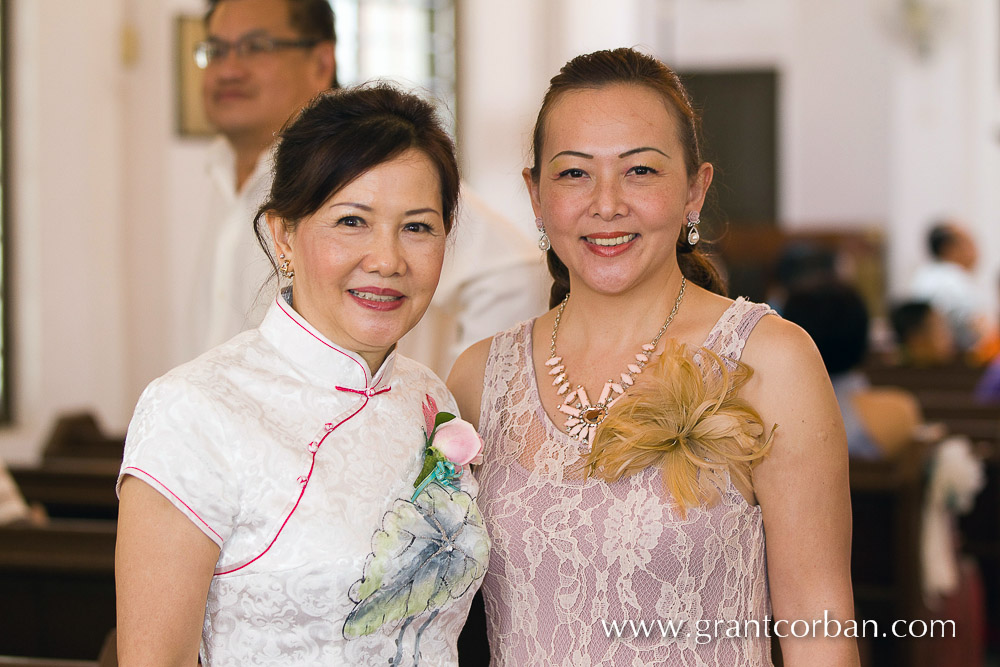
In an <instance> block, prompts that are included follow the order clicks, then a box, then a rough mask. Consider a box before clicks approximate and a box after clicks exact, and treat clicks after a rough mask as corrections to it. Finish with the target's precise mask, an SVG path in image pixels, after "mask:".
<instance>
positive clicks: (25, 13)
mask: <svg viewBox="0 0 1000 667" xmlns="http://www.w3.org/2000/svg"><path fill="white" fill-rule="evenodd" d="M10 5H11V11H12V16H11V30H12V32H13V40H12V41H13V43H12V44H11V51H10V54H11V62H12V63H13V65H14V66H13V67H12V70H13V72H12V77H11V79H12V81H11V83H12V86H13V90H12V92H11V94H10V98H9V99H10V102H11V104H10V113H11V117H12V118H11V124H10V128H11V134H12V136H11V138H10V144H11V151H12V165H11V168H10V175H11V180H10V187H11V192H10V203H11V204H12V207H13V209H12V211H11V217H10V220H11V226H10V234H9V242H10V244H11V246H10V254H9V256H10V258H11V269H12V276H11V285H10V287H11V289H10V292H9V293H10V296H11V303H10V317H11V323H12V327H11V341H10V350H11V353H12V358H11V362H10V363H11V369H12V372H13V388H12V395H13V400H14V411H15V416H16V422H15V425H14V426H13V427H10V428H7V429H5V430H4V431H3V432H2V433H0V456H3V457H5V458H7V459H10V460H13V461H20V460H24V459H26V458H29V457H31V456H32V455H33V454H34V452H35V451H36V449H37V447H38V445H39V443H40V441H41V438H42V437H43V436H44V433H45V431H46V430H47V429H48V427H49V426H50V424H51V422H52V418H53V416H54V415H55V414H56V413H57V412H60V411H64V410H73V409H77V408H87V409H91V410H93V411H94V412H96V413H97V415H98V417H100V418H101V419H103V420H105V421H107V422H109V423H113V424H116V425H117V424H120V423H121V421H122V419H123V418H124V417H125V414H126V403H127V401H128V399H127V398H126V394H127V393H128V390H127V387H126V383H125V381H124V378H125V372H124V368H125V364H126V363H127V360H126V358H125V356H124V355H123V354H122V351H123V343H124V340H125V332H126V319H125V303H124V296H123V286H124V285H125V283H126V282H127V281H128V280H130V278H131V276H129V275H128V274H127V273H126V271H125V265H124V263H123V261H122V259H123V256H124V248H125V245H124V241H123V233H122V232H123V226H124V219H123V216H122V199H123V196H124V193H123V187H124V183H123V180H122V166H123V158H124V155H123V150H122V149H123V137H122V133H121V128H122V121H123V106H122V98H123V81H122V74H121V68H120V67H119V66H118V62H119V45H120V42H119V26H120V8H119V6H118V4H117V3H112V2H97V3H91V2H87V3H81V2H76V1H75V0H61V1H58V0H40V1H39V0H36V1H34V2H17V3H10Z"/></svg>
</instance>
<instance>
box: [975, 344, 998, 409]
mask: <svg viewBox="0 0 1000 667" xmlns="http://www.w3.org/2000/svg"><path fill="white" fill-rule="evenodd" d="M976 400H977V401H979V402H980V403H998V402H1000V355H997V356H996V357H994V358H993V361H992V362H990V365H989V366H987V367H986V371H985V372H984V373H983V376H982V377H981V378H979V383H978V384H976Z"/></svg>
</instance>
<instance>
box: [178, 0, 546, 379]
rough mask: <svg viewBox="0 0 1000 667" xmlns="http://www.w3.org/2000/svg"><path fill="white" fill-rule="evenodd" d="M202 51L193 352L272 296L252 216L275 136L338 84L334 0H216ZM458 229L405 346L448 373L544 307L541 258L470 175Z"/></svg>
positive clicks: (223, 336)
mask: <svg viewBox="0 0 1000 667" xmlns="http://www.w3.org/2000/svg"><path fill="white" fill-rule="evenodd" d="M205 28H206V32H207V39H206V40H205V41H204V42H203V43H202V44H201V45H199V47H198V50H197V52H196V61H197V64H198V65H199V66H200V67H201V68H202V69H203V70H204V85H203V98H204V106H205V112H206V115H207V116H208V119H209V121H210V122H211V123H212V124H213V125H214V126H215V127H216V128H217V129H218V130H219V132H220V135H221V136H220V137H219V138H218V139H217V140H216V141H215V142H214V143H213V145H212V147H211V149H210V151H211V152H210V162H209V169H208V172H209V176H210V178H211V181H212V184H213V199H212V201H211V203H210V205H209V209H208V210H207V211H206V216H205V220H206V223H205V225H204V228H203V230H202V232H203V234H204V237H203V241H202V242H201V243H198V244H197V245H196V247H197V248H198V249H199V250H198V251H196V252H197V253H199V255H200V256H199V258H198V263H197V265H196V267H193V268H192V271H191V274H192V275H194V276H195V279H196V280H199V283H198V285H197V286H196V287H194V288H193V289H194V290H196V293H197V295H196V297H195V298H194V299H193V304H194V305H193V307H192V315H193V320H192V322H191V323H190V326H188V327H187V330H188V331H190V332H191V335H190V336H189V338H191V342H190V346H189V348H188V349H187V355H186V356H188V357H189V356H193V355H194V354H197V353H200V352H203V351H204V350H206V349H208V348H210V347H212V346H214V345H217V344H219V343H221V342H223V341H225V340H228V339H229V338H230V337H232V336H234V335H235V334H237V333H239V332H240V331H243V330H245V329H249V328H253V327H255V326H257V325H258V324H260V321H261V319H262V318H263V315H264V312H265V311H266V308H267V306H268V304H270V302H271V301H272V300H273V298H274V287H273V285H268V284H267V278H268V276H269V269H270V267H269V266H268V265H267V262H266V261H265V260H264V257H263V256H262V255H261V253H260V251H259V248H258V247H257V242H256V239H255V238H254V234H253V228H252V224H251V221H252V219H253V216H254V214H255V213H256V211H257V207H258V206H259V205H260V203H261V202H262V201H263V199H264V197H265V195H266V193H267V191H268V189H269V188H270V186H271V170H272V157H271V156H272V151H273V148H274V141H275V136H276V135H277V133H278V131H279V130H280V129H281V127H282V126H283V125H284V124H285V122H286V121H287V120H288V119H289V118H291V117H292V116H293V115H294V114H295V113H296V112H297V111H298V110H299V109H300V108H301V107H302V106H303V105H304V104H305V103H306V102H308V101H309V100H310V99H311V98H312V97H313V96H314V95H316V94H317V93H319V92H320V91H322V90H324V89H326V88H328V87H333V88H336V87H337V85H338V80H337V68H336V58H335V53H334V47H335V44H336V30H335V23H334V15H333V10H332V9H331V8H330V4H329V2H327V0H213V1H212V2H211V3H210V5H209V9H208V12H207V14H206V16H205ZM458 220H459V222H460V224H459V225H458V227H459V230H460V231H458V233H456V234H455V235H454V237H455V238H452V239H449V248H448V254H447V257H446V259H445V264H444V269H443V273H442V276H441V282H440V284H439V287H438V291H437V292H436V294H435V296H434V300H433V302H432V303H431V305H430V307H429V309H428V312H427V314H426V315H425V317H424V318H423V319H422V320H421V322H420V324H419V325H418V326H417V327H416V328H415V329H414V330H413V331H412V332H411V333H410V334H409V335H407V336H406V338H405V339H404V340H403V341H401V351H402V352H403V353H405V354H407V355H408V356H410V357H412V358H414V359H417V360H418V361H421V362H422V363H425V364H427V365H428V366H430V367H431V369H432V370H434V371H435V372H436V373H438V374H439V375H442V376H444V375H445V374H446V373H447V372H448V370H449V369H450V368H451V363H452V361H454V359H455V357H457V356H458V353H459V352H461V351H462V350H464V349H465V348H466V347H468V346H469V345H471V344H472V343H474V342H475V341H477V340H481V339H482V338H485V337H486V336H489V335H491V334H493V333H495V332H496V331H499V330H501V329H504V328H506V327H508V326H510V325H511V324H514V323H516V322H519V321H521V320H524V319H527V318H529V317H532V316H534V315H536V314H538V313H539V312H542V311H543V310H544V309H545V305H546V300H547V294H546V291H545V289H544V287H542V286H541V284H542V282H543V281H544V277H545V275H546V273H545V263H544V260H543V258H541V257H540V256H539V254H538V252H537V251H536V249H535V247H534V245H535V244H534V243H533V242H532V241H531V239H530V238H529V237H528V235H527V234H526V233H524V232H522V231H521V230H520V229H519V228H518V227H517V225H515V224H513V223H512V222H510V221H509V220H507V219H506V218H505V217H504V216H502V215H501V214H499V213H498V212H496V211H494V210H493V209H491V208H490V207H489V206H488V205H487V204H486V203H485V202H484V201H483V200H482V198H480V197H479V196H478V195H476V194H475V193H474V192H473V191H472V190H471V188H469V187H468V185H466V184H464V183H463V184H462V201H461V202H460V204H459V208H458Z"/></svg>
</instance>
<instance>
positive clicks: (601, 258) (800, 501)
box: [448, 85, 859, 667]
mask: <svg viewBox="0 0 1000 667" xmlns="http://www.w3.org/2000/svg"><path fill="white" fill-rule="evenodd" d="M649 149H652V150H649ZM683 155H684V152H683V147H682V146H681V144H680V140H679V139H678V137H677V130H676V126H675V121H674V119H673V117H672V116H671V115H670V114H669V113H668V112H667V110H666V107H665V106H664V103H663V102H662V101H661V98H660V97H659V96H658V94H657V93H655V92H654V91H652V90H650V89H647V88H643V87H639V86H624V85H611V86H606V87H604V88H598V89H586V90H578V91H570V92H566V93H563V94H562V95H561V96H560V98H559V99H558V101H557V102H556V103H555V104H554V105H553V107H552V108H551V110H550V113H549V116H548V118H547V120H546V124H545V134H544V145H543V147H542V151H541V155H540V156H539V160H538V163H539V166H540V174H539V178H538V179H537V180H535V179H534V178H533V177H532V175H531V174H530V172H529V171H528V170H525V174H524V177H525V183H526V184H527V187H528V190H529V192H530V194H531V200H532V206H533V208H534V211H535V214H536V215H537V216H539V217H541V218H542V219H543V221H544V223H545V227H546V231H547V233H548V235H549V238H550V240H551V242H552V247H553V248H554V249H555V251H556V253H557V254H558V255H559V256H560V258H561V259H562V260H563V262H564V263H565V264H566V266H567V268H568V270H569V275H570V286H571V293H572V297H571V299H570V300H569V302H568V304H567V306H566V310H565V312H564V315H563V318H562V322H561V324H560V329H559V337H558V341H557V345H558V347H557V349H558V353H559V354H560V356H562V357H563V359H564V363H565V364H566V365H567V371H568V373H569V378H570V380H571V381H572V382H573V383H574V385H575V384H583V386H584V387H585V388H586V389H587V390H588V394H589V395H590V396H592V397H593V396H596V395H597V394H599V392H600V388H601V387H602V386H603V384H604V382H605V381H606V380H607V379H608V378H613V377H617V376H618V374H620V373H621V370H622V369H623V368H624V367H625V365H626V364H627V363H629V361H630V360H631V358H632V355H634V354H635V352H636V351H637V350H639V348H640V347H641V345H642V344H644V343H647V342H649V341H650V339H651V338H652V337H653V335H654V334H655V333H656V331H657V330H658V329H659V327H660V325H661V324H662V323H663V321H664V319H665V317H666V315H667V313H669V311H670V309H671V307H672V306H673V303H674V300H675V298H676V296H677V293H678V289H679V286H680V280H681V274H680V269H679V266H678V263H677V258H676V254H675V251H674V241H675V239H676V238H677V237H678V235H679V234H680V232H681V228H682V227H683V225H684V217H685V215H686V213H687V212H688V211H691V210H695V211H700V210H701V207H702V205H703V204H704V199H705V195H706V193H707V191H708V188H709V186H710V184H711V181H712V167H711V165H709V164H702V165H700V166H699V167H698V169H697V171H696V172H695V173H693V174H688V173H687V169H686V168H685V165H684V159H683ZM602 234H603V237H604V238H602V236H601V235H602ZM633 234H634V235H635V236H634V237H633V236H632V235H633ZM609 236H610V237H612V238H617V239H619V240H620V239H630V238H631V239H632V240H631V241H625V242H624V243H621V244H620V245H619V246H618V249H617V250H615V251H614V252H617V253H619V254H614V253H609V252H608V251H607V250H602V249H601V248H593V247H592V246H594V245H596V244H595V243H594V241H595V240H601V241H602V242H604V243H607V241H606V240H605V239H606V238H607V237H609ZM730 303H732V302H731V301H730V300H729V299H726V298H724V297H721V296H718V295H715V294H713V293H711V292H708V291H707V290H704V289H702V288H700V287H697V286H695V285H694V284H692V283H690V282H688V285H687V290H686V296H685V297H684V301H683V303H682V306H681V308H680V310H679V311H678V314H677V316H676V318H675V319H674V321H673V323H672V324H671V325H670V328H669V329H668V330H667V334H666V335H665V338H674V339H676V340H678V341H681V342H683V343H686V344H688V345H692V346H697V345H701V344H702V342H703V341H704V339H705V337H706V336H707V334H708V333H709V331H710V330H711V328H712V326H713V325H714V324H715V322H716V321H717V320H718V318H719V316H721V315H722V313H723V312H724V311H725V310H726V308H727V307H728V306H729V304H730ZM554 320H555V310H554V309H553V310H552V311H549V312H548V313H546V314H544V315H542V316H541V317H539V318H538V319H537V320H536V321H535V324H534V327H533V330H532V348H533V357H532V363H533V364H534V366H535V373H536V377H546V376H547V375H546V370H547V369H546V368H545V367H544V363H545V361H546V359H547V358H548V356H549V338H550V335H551V332H552V326H553V323H554ZM491 342H492V341H491V340H489V339H488V340H484V341H481V342H480V343H477V344H476V345H474V346H473V347H471V348H469V350H467V351H466V352H465V353H463V355H462V356H461V357H459V359H458V361H456V363H455V366H454V368H453V370H452V372H451V375H450V377H449V379H448V385H449V387H450V388H451V391H452V393H453V394H454V395H455V397H456V399H457V401H458V404H459V408H460V410H461V413H462V416H463V418H465V419H466V420H468V421H470V422H472V423H473V424H475V425H477V427H478V424H479V419H480V414H479V411H480V401H481V398H482V390H483V382H484V375H485V369H486V361H487V357H488V354H489V347H490V344H491ZM660 345H661V348H662V345H663V342H662V341H661V343H660ZM742 359H743V361H744V362H746V363H747V364H748V365H749V366H750V367H751V368H753V369H754V370H755V374H754V376H753V378H752V379H751V380H750V382H749V383H748V384H747V385H746V387H745V388H744V390H743V392H744V396H745V397H746V398H747V400H748V401H749V402H750V404H751V405H753V406H754V407H755V408H756V409H757V410H758V411H759V413H760V415H761V417H762V419H763V421H764V424H765V428H766V429H767V430H770V428H771V426H772V425H775V424H777V425H779V429H778V431H777V432H776V434H775V440H774V444H773V447H772V450H771V453H770V454H769V456H768V457H767V458H766V459H765V460H764V461H763V462H762V463H760V465H759V466H758V467H757V468H756V469H755V471H754V475H753V483H752V488H740V489H739V490H740V492H741V493H742V494H743V496H744V497H745V498H746V500H747V502H748V503H750V504H759V505H760V507H761V511H762V516H763V521H764V529H765V532H766V534H767V545H766V548H767V562H768V578H769V582H770V592H771V602H772V612H773V617H774V618H775V619H789V620H795V619H807V620H810V621H811V620H812V619H815V618H819V619H822V618H823V612H824V610H828V613H829V617H830V618H836V619H840V620H847V619H851V618H853V615H854V608H853V593H852V589H851V580H850V544H851V512H850V493H849V487H848V477H847V445H846V439H845V436H844V431H843V426H842V423H841V419H840V413H839V410H838V408H837V403H836V399H835V397H834V394H833V389H832V387H831V385H830V382H829V380H828V378H827V374H826V372H825V368H824V366H823V362H822V359H821V358H820V356H819V353H818V351H817V350H816V348H815V346H814V345H813V343H812V340H811V339H810V338H809V336H808V335H807V334H806V333H805V332H804V331H803V330H802V329H800V328H799V327H797V326H795V325H794V324H791V323H789V322H786V321H784V320H781V319H779V318H776V317H765V318H763V319H762V320H761V322H760V323H759V324H758V325H757V327H756V329H755V330H754V332H753V334H752V335H751V336H750V338H749V340H748V342H747V345H746V347H745V349H744V352H743V357H742ZM539 394H540V396H541V400H542V406H543V408H544V409H545V411H546V413H547V414H548V416H549V418H550V419H551V420H552V421H553V422H554V423H555V424H562V423H563V421H564V417H562V415H561V413H559V412H558V411H557V409H556V407H557V405H558V404H559V400H558V396H557V394H556V392H555V390H554V388H551V387H549V386H548V383H543V385H542V386H540V387H539ZM781 649H782V654H783V657H784V661H785V664H786V665H789V666H790V667H797V666H799V665H810V666H811V665H838V666H840V665H843V666H852V665H858V664H859V661H858V654H857V647H856V645H855V642H854V641H853V640H849V639H815V640H814V639H808V638H806V639H794V638H787V639H782V640H781Z"/></svg>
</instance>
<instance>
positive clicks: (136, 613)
mask: <svg viewBox="0 0 1000 667" xmlns="http://www.w3.org/2000/svg"><path fill="white" fill-rule="evenodd" d="M120 498H121V501H120V505H119V510H118V541H117V545H116V548H115V588H116V599H117V606H118V661H119V663H120V664H121V665H123V666H124V667H128V666H129V665H164V666H166V665H185V666H186V667H190V666H192V665H195V664H196V663H197V662H198V647H199V644H200V643H201V631H202V625H203V623H204V620H205V604H206V600H207V599H208V587H209V584H210V583H211V582H212V574H213V572H214V570H215V563H216V561H218V559H219V547H218V546H217V545H216V544H215V543H214V542H213V541H212V540H210V539H209V538H208V537H207V536H206V535H205V534H204V533H202V532H201V531H200V530H199V529H198V528H197V527H196V526H195V525H194V524H193V523H191V520H190V519H188V518H187V517H186V516H184V514H183V513H182V512H181V511H180V510H178V509H177V508H175V507H174V506H173V505H171V504H170V502H169V501H168V500H167V499H166V498H164V497H163V496H162V495H161V494H160V493H158V492H157V491H156V490H155V489H153V488H152V487H151V486H149V485H148V484H147V483H146V482H144V481H142V480H140V479H137V478H135V477H132V476H126V477H125V479H124V480H123V481H122V486H121V493H120Z"/></svg>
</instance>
